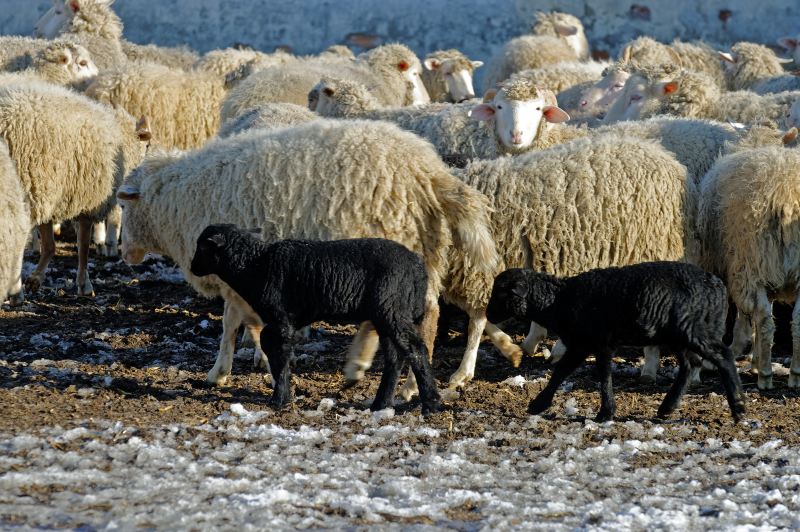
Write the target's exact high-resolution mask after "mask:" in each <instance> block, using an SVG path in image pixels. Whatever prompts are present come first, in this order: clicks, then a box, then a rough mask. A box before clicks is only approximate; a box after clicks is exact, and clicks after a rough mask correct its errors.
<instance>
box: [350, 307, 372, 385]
mask: <svg viewBox="0 0 800 532" xmlns="http://www.w3.org/2000/svg"><path fill="white" fill-rule="evenodd" d="M378 341H379V338H378V333H377V331H375V327H374V326H373V325H372V322H371V321H365V322H362V323H361V326H359V328H358V332H357V333H356V335H355V337H354V338H353V341H352V342H351V343H350V347H348V348H347V363H346V364H345V365H344V376H345V379H347V380H346V382H345V388H349V387H350V386H352V385H354V384H355V383H357V382H358V381H360V380H361V379H363V378H364V374H365V372H366V371H367V370H368V369H369V368H370V367H371V366H372V361H373V359H374V358H375V352H376V351H377V350H378Z"/></svg>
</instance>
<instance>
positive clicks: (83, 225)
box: [75, 218, 94, 297]
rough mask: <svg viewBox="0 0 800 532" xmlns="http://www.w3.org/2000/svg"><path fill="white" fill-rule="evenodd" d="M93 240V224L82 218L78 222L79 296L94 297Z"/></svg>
mask: <svg viewBox="0 0 800 532" xmlns="http://www.w3.org/2000/svg"><path fill="white" fill-rule="evenodd" d="M91 239H92V223H91V222H90V221H89V220H87V219H85V218H81V219H80V220H79V221H78V278H77V280H76V282H75V284H76V285H78V295H79V296H87V297H94V287H93V286H92V281H91V280H90V279H89V242H90V241H91Z"/></svg>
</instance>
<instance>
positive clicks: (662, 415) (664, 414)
mask: <svg viewBox="0 0 800 532" xmlns="http://www.w3.org/2000/svg"><path fill="white" fill-rule="evenodd" d="M672 412H673V409H671V408H670V409H667V408H664V407H663V406H661V407H659V408H658V412H656V418H658V419H660V420H666V419H667V418H668V417H669V416H670V414H672Z"/></svg>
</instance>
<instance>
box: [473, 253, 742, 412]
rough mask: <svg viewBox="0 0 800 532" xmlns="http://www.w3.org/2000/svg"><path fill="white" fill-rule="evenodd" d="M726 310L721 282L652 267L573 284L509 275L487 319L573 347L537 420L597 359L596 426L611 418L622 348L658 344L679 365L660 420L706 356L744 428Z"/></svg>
mask: <svg viewBox="0 0 800 532" xmlns="http://www.w3.org/2000/svg"><path fill="white" fill-rule="evenodd" d="M727 310H728V296H727V292H726V290H725V286H724V285H723V284H722V281H720V280H719V279H718V278H716V277H714V276H713V275H711V274H709V273H706V272H705V271H703V270H701V269H700V268H697V267H695V266H692V265H689V264H683V263H678V262H651V263H643V264H637V265H633V266H626V267H622V268H606V269H598V270H592V271H589V272H586V273H582V274H580V275H576V276H575V277H570V278H567V279H557V278H555V277H553V276H551V275H547V274H543V273H536V272H533V271H531V270H524V269H512V270H507V271H505V272H503V273H501V274H500V275H499V276H498V277H497V278H496V279H495V282H494V288H493V290H492V296H491V299H490V301H489V306H488V309H487V311H486V315H487V318H488V319H489V321H491V322H492V323H499V322H501V321H503V320H506V319H508V318H510V317H512V316H516V317H518V318H524V319H525V320H529V321H535V322H536V323H539V324H541V325H542V326H543V327H546V328H547V329H548V330H552V331H554V332H555V333H556V334H558V336H559V337H560V338H561V340H562V341H563V342H564V345H565V347H566V348H567V352H566V354H565V355H564V356H563V358H562V359H561V360H559V362H558V363H557V364H556V365H555V367H554V368H553V375H552V377H551V378H550V382H549V383H548V384H547V386H546V387H545V389H544V390H542V392H541V393H539V395H538V396H536V398H535V399H534V400H533V401H531V403H530V405H529V406H528V412H530V413H531V414H539V413H541V412H544V411H545V410H547V409H548V408H549V407H550V405H551V404H552V403H553V396H554V395H555V393H556V390H557V389H558V387H559V386H560V385H561V383H562V382H563V381H564V379H566V378H567V377H568V376H569V375H570V374H571V373H572V372H574V371H575V370H576V369H577V368H578V366H580V365H581V364H582V363H583V362H584V361H585V360H586V358H587V357H588V356H589V354H590V353H593V354H594V355H595V357H596V359H597V373H598V375H599V377H600V389H601V392H600V393H601V406H600V411H599V412H598V414H597V420H598V421H607V420H609V419H612V418H613V417H614V410H615V405H614V392H613V389H612V384H611V357H612V353H613V352H614V351H615V350H616V349H617V348H619V347H623V346H624V347H642V346H648V345H658V346H662V348H663V349H662V352H664V351H666V350H667V349H669V350H672V352H674V353H676V354H677V356H678V360H679V364H680V365H679V368H678V376H677V378H676V379H675V383H674V384H673V385H672V388H671V389H670V390H669V392H668V393H667V396H666V397H665V398H664V402H663V403H662V404H661V406H660V407H659V409H658V415H659V417H664V416H667V415H669V414H670V413H671V412H673V411H674V410H675V408H676V407H677V406H678V404H679V402H680V399H681V396H682V395H683V393H684V392H685V390H686V387H687V385H688V383H689V370H690V369H691V362H690V360H689V358H688V357H689V356H692V357H695V356H696V355H699V356H700V357H701V358H703V359H705V360H708V361H709V362H711V363H712V364H713V365H714V366H715V367H716V368H717V370H718V372H719V376H720V379H721V380H722V385H723V386H724V388H725V393H726V395H727V399H728V405H729V406H730V409H731V414H732V415H733V418H734V420H737V421H738V420H739V419H740V418H741V416H742V415H743V414H744V410H745V408H744V401H743V397H742V385H741V382H740V381H739V375H738V373H737V372H736V366H735V364H734V358H733V355H732V353H731V351H730V349H728V348H727V347H726V346H725V344H724V343H723V341H722V337H723V335H724V334H725V318H726V314H727ZM692 353H695V354H696V355H692Z"/></svg>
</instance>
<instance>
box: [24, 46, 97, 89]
mask: <svg viewBox="0 0 800 532" xmlns="http://www.w3.org/2000/svg"><path fill="white" fill-rule="evenodd" d="M39 62H43V63H51V64H52V65H54V66H55V67H56V68H61V69H63V71H64V72H63V76H64V79H70V80H73V81H82V80H85V79H91V78H94V77H95V76H97V74H98V73H99V69H98V68H97V65H95V64H94V61H92V59H91V57H90V56H89V52H88V51H87V50H86V49H85V48H84V47H82V46H77V45H69V46H63V45H58V46H54V47H50V48H48V49H46V50H45V51H44V52H43V54H42V56H41V57H38V58H37V59H36V60H35V63H39Z"/></svg>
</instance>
